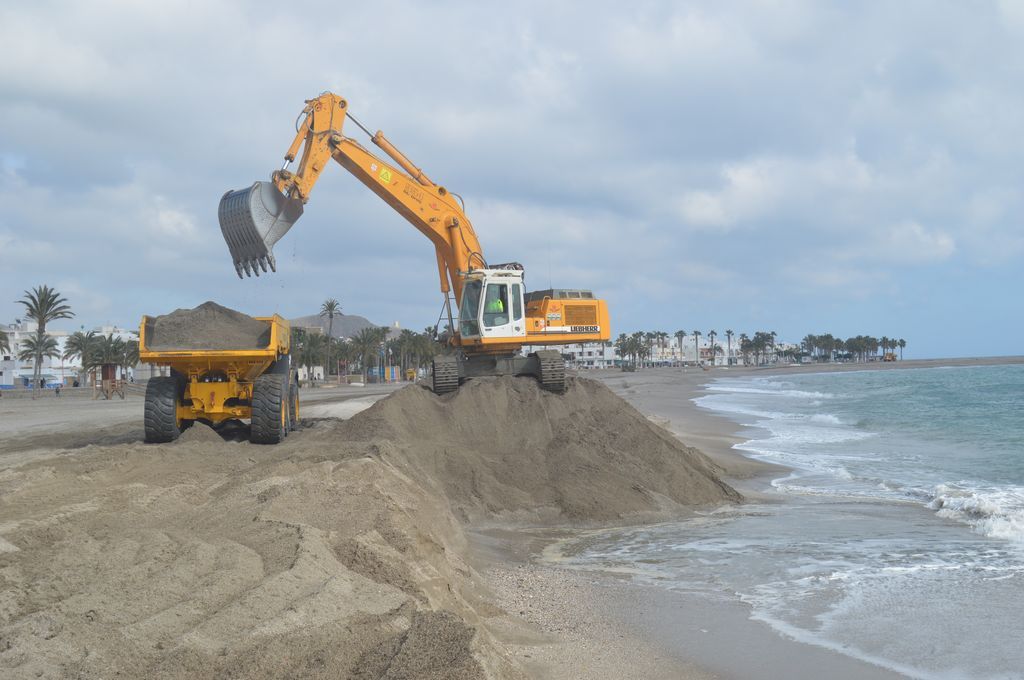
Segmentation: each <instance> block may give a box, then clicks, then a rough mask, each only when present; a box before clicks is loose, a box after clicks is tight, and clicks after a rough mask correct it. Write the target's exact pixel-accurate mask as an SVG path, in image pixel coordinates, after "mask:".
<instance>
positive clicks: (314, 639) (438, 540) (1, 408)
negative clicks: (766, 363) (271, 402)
mask: <svg viewBox="0 0 1024 680" xmlns="http://www.w3.org/2000/svg"><path fill="white" fill-rule="evenodd" d="M1010 361H1013V360H1005V359H999V360H991V363H1008V362H1010ZM965 362H966V360H965ZM949 363H953V362H946V363H943V364H939V363H934V362H904V364H902V365H900V364H897V365H895V366H893V365H891V364H878V365H872V366H868V368H871V369H875V368H878V369H890V368H913V367H927V366H934V365H948V364H949ZM974 363H977V362H974ZM864 368H865V367H864V366H850V367H847V366H838V367H829V366H824V367H823V366H812V367H797V368H779V369H735V368H730V369H714V370H709V371H703V370H698V369H693V368H689V369H686V370H685V371H684V370H682V369H650V370H642V371H638V372H636V373H623V372H612V371H608V372H602V373H595V374H588V375H586V376H585V377H586V378H590V379H594V378H596V379H597V381H598V383H588V382H580V383H579V384H578V386H577V387H574V388H573V390H576V392H575V393H574V394H572V395H571V397H572V398H571V399H570V400H569V401H557V400H556V399H557V398H555V397H553V396H552V395H543V394H541V393H540V392H539V391H538V390H537V388H536V386H535V385H534V384H533V383H532V382H530V381H511V382H507V383H505V384H502V385H497V386H495V385H488V384H487V383H485V382H483V381H481V382H479V383H476V384H474V383H470V384H469V386H468V387H467V388H464V389H463V390H461V391H460V396H459V397H458V399H460V400H461V401H458V402H442V401H440V400H439V398H436V397H434V396H433V395H430V394H428V393H427V392H425V391H424V390H422V389H421V388H416V387H414V388H411V389H407V390H405V391H402V392H399V393H396V391H395V388H391V387H376V388H375V387H366V388H363V387H345V388H335V389H324V390H307V391H306V394H304V402H305V406H304V411H303V412H304V415H305V416H306V417H307V418H308V422H307V425H306V426H305V427H304V428H303V429H302V430H300V431H299V432H296V433H295V434H294V435H293V436H292V437H289V439H288V440H287V441H286V442H285V443H284V444H282V445H279V446H277V447H258V446H251V445H249V444H248V443H247V442H245V441H242V439H244V438H243V437H237V438H232V437H231V436H230V433H229V434H228V435H227V436H228V439H227V440H225V439H223V438H222V437H220V436H218V435H216V434H215V433H213V432H212V430H209V429H208V428H204V427H197V428H194V429H193V430H189V431H187V432H186V433H185V435H183V437H182V440H181V441H179V442H177V443H174V444H170V445H165V446H147V445H144V444H141V439H142V435H141V422H140V418H139V411H140V409H141V398H139V397H132V396H130V397H129V399H128V400H126V401H124V402H120V401H117V402H93V401H90V400H83V399H62V400H57V399H54V398H50V399H45V398H43V399H38V400H35V401H32V400H14V399H10V400H4V401H3V402H0V415H2V418H0V451H2V453H0V637H2V640H3V644H2V645H0V669H3V674H4V675H5V676H6V677H44V678H65V677H86V678H91V677H107V676H108V675H109V674H110V673H111V672H117V673H120V674H121V675H122V677H168V678H179V677H211V678H212V677H268V678H269V677H282V676H288V677H358V678H370V677H374V678H376V677H380V678H384V677H387V678H406V677H407V678H414V677H415V678H449V677H455V678H463V677H464V678H478V677H487V678H518V677H537V678H553V679H557V680H560V679H563V678H564V679H568V678H579V677H587V678H622V677H645V678H666V679H667V678H695V679H696V678H815V677H821V676H822V675H824V674H827V675H828V676H830V677H834V678H840V679H845V678H849V679H853V678H894V677H903V676H902V675H900V674H898V673H896V672H893V671H890V670H885V669H883V668H880V667H879V666H876V665H872V664H870V663H866V662H863V661H858V660H856V659H853V658H851V657H848V656H845V655H843V654H840V653H837V652H835V651H830V650H828V649H824V648H822V647H820V646H813V645H809V644H804V643H800V642H796V641H792V640H788V639H786V638H784V637H782V636H780V635H779V634H777V633H776V632H774V631H773V630H771V629H770V628H769V627H768V626H766V625H764V624H763V623H760V622H757V621H752V620H750V612H749V609H748V608H747V607H746V606H745V605H744V604H742V603H740V602H735V603H728V602H722V601H720V600H715V601H712V600H708V599H706V598H702V597H701V596H699V595H695V594H688V593H682V592H670V591H666V590H664V589H660V588H653V587H651V586H649V585H641V584H638V583H637V582H635V581H634V580H633V579H632V578H631V574H630V573H629V572H628V570H626V571H622V572H620V573H599V572H595V571H590V570H580V569H578V568H566V567H567V566H569V567H571V566H572V565H570V564H568V562H565V561H564V560H563V556H562V554H561V546H562V545H563V543H565V542H566V541H569V540H572V541H577V542H578V541H579V540H580V539H581V537H582V538H584V539H585V538H586V536H587V532H599V531H603V530H607V529H608V528H609V527H615V526H618V525H623V526H626V525H637V524H649V523H652V522H653V523H657V522H664V521H669V520H673V519H678V518H682V517H687V516H689V515H690V514H692V513H693V512H694V511H695V509H698V510H700V511H707V510H708V509H713V508H714V507H716V505H718V504H721V503H725V504H726V505H727V506H728V505H735V504H736V502H737V501H738V499H739V496H737V495H736V493H735V491H733V490H732V489H733V488H735V489H736V490H738V491H739V492H741V493H742V494H743V496H744V497H745V498H746V499H747V502H750V501H752V500H756V501H757V502H762V503H763V502H769V503H771V502H775V503H778V502H781V501H780V500H779V498H778V497H777V496H775V495H773V494H772V493H771V491H770V486H769V482H770V481H771V479H773V478H775V477H778V476H781V475H782V474H784V473H785V469H784V468H781V467H779V466H775V465H771V464H767V463H762V462H758V461H754V460H751V459H748V458H745V457H743V456H741V455H739V454H738V453H737V452H736V451H734V450H733V449H732V447H733V445H734V444H736V443H737V442H740V441H742V436H741V435H740V434H739V430H740V429H741V428H740V427H739V425H738V424H737V423H736V422H734V421H731V420H729V419H726V418H723V417H720V416H717V415H714V414H712V413H710V412H708V411H706V410H704V409H701V408H699V407H697V406H696V405H695V404H694V403H693V401H692V399H693V398H695V397H697V396H699V395H700V394H702V391H703V390H702V388H703V386H704V385H706V384H707V383H708V382H709V381H711V380H714V379H716V378H719V377H726V376H738V375H748V374H765V375H769V374H772V373H779V372H813V371H822V370H851V369H852V370H863V369H864ZM598 384H603V385H605V386H607V388H609V389H610V390H611V392H609V391H608V389H604V388H601V387H599V386H598ZM612 394H615V395H619V396H621V397H622V398H623V399H625V400H626V401H627V402H628V403H629V404H632V406H633V407H635V408H636V409H637V411H633V410H632V409H630V408H628V407H623V406H620V405H621V404H622V402H621V401H619V400H617V399H614V397H613V396H612ZM391 395H394V398H393V399H387V400H385V401H380V400H381V399H383V398H385V397H388V396H391ZM474 395H475V397H474ZM448 399H451V398H450V397H449V398H448ZM483 402H486V403H487V404H489V405H493V404H495V403H498V404H500V405H501V407H502V408H503V409H506V410H507V412H508V413H510V414H515V415H514V416H510V417H509V418H508V419H507V423H505V425H506V426H507V429H506V430H503V433H502V434H499V435H495V433H494V432H493V431H492V430H493V425H494V424H493V423H489V421H488V420H487V418H486V417H484V416H485V412H486V410H487V408H490V407H491V406H488V407H481V406H479V404H480V403H483ZM567 404H576V405H575V406H567ZM480 409H483V410H480ZM574 409H576V410H574ZM579 409H583V410H579ZM478 411H479V412H478ZM583 414H590V415H587V416H584V415H583ZM588 418H594V419H595V422H593V423H588V422H585V421H586V420H587V419H588ZM538 422H546V423H547V424H546V425H545V426H543V427H541V428H540V429H537V427H536V426H530V427H526V425H525V424H526V423H538ZM467 423H480V425H479V426H475V425H474V426H471V425H467ZM598 425H600V426H602V427H608V428H611V430H608V431H606V430H605V429H601V427H598ZM662 428H664V429H662ZM612 430H614V431H612ZM602 432H603V433H604V434H599V433H602ZM487 442H490V443H489V444H488V443H487ZM495 442H500V444H496V443H495ZM690 446H695V447H696V449H699V450H700V451H697V450H696V449H694V448H689V447H690ZM622 451H633V453H631V454H630V455H629V456H627V457H625V458H621V457H620V455H621V454H620V453H619V452H622ZM524 452H526V453H528V455H526V456H525V457H524ZM701 452H703V453H701ZM705 454H706V456H707V458H705ZM719 477H721V479H722V480H724V482H723V481H720V480H719Z"/></svg>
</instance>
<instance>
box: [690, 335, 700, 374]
mask: <svg viewBox="0 0 1024 680" xmlns="http://www.w3.org/2000/svg"><path fill="white" fill-rule="evenodd" d="M691 335H693V361H694V363H695V364H697V365H698V366H700V331H694V332H693V333H691Z"/></svg>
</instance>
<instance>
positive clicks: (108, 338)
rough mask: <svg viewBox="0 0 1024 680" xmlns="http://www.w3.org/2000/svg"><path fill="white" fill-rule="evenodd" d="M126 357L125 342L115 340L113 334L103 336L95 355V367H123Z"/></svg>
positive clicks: (100, 338)
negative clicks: (123, 360)
mask: <svg viewBox="0 0 1024 680" xmlns="http://www.w3.org/2000/svg"><path fill="white" fill-rule="evenodd" d="M123 357H124V340H122V339H121V338H115V337H114V334H113V333H109V334H107V335H105V336H104V335H101V336H100V337H99V341H98V342H97V343H96V350H95V352H94V353H93V366H99V365H101V364H115V365H117V366H120V365H121V359H122V358H123Z"/></svg>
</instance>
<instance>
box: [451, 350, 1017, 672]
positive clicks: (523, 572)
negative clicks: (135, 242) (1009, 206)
mask: <svg viewBox="0 0 1024 680" xmlns="http://www.w3.org/2000/svg"><path fill="white" fill-rule="evenodd" d="M1020 363H1024V357H1006V358H1004V357H999V358H987V359H954V360H914V361H910V360H908V361H904V362H895V364H891V363H890V364H882V363H871V364H866V365H865V364H814V365H806V366H805V365H801V366H786V367H763V368H752V367H748V368H744V367H730V368H724V367H721V368H716V369H710V370H707V371H705V370H700V369H696V368H687V369H685V371H684V370H683V369H678V368H675V369H657V368H652V369H642V370H641V371H638V372H636V373H623V372H620V371H591V372H584V373H582V374H581V375H582V377H591V378H596V379H598V380H600V381H601V382H602V383H604V384H605V385H607V386H608V387H609V388H611V389H612V390H613V391H614V392H615V393H616V394H618V395H619V396H621V397H623V398H624V399H626V400H627V401H629V402H630V403H631V404H632V405H633V406H634V407H636V408H637V409H638V410H639V411H640V412H641V413H643V414H644V415H646V416H647V417H648V418H649V419H651V420H652V421H653V422H655V423H657V424H659V425H661V426H662V427H664V428H665V429H667V430H668V431H670V432H671V433H672V434H673V435H675V436H676V437H677V438H678V439H680V440H681V441H682V442H683V443H685V444H686V445H688V446H694V447H696V448H698V449H700V450H701V451H702V452H703V453H704V454H705V455H707V456H708V457H709V458H710V459H711V460H712V461H713V462H714V463H715V464H716V465H718V466H719V467H720V468H721V471H722V476H723V478H724V479H725V481H727V482H728V483H729V484H731V485H732V486H733V487H735V488H736V489H737V490H739V491H740V492H741V493H742V494H743V495H744V497H745V499H746V501H745V502H748V503H749V502H753V503H762V504H765V503H767V504H771V503H788V502H792V501H791V500H789V499H787V497H786V496H785V494H783V493H780V492H777V491H775V490H774V489H773V488H772V486H771V483H772V481H773V480H775V479H778V478H780V477H784V476H786V475H787V474H788V472H789V471H791V468H789V467H787V466H784V465H779V464H775V463H770V462H765V461H762V460H757V459H755V458H752V457H748V456H747V455H746V454H744V453H742V452H740V451H738V450H736V449H734V448H733V447H734V445H736V444H739V443H742V442H745V441H748V440H749V439H750V438H751V437H745V436H744V435H743V432H744V430H745V429H747V427H748V426H746V425H744V424H743V423H742V422H740V421H738V420H734V419H732V418H730V417H728V416H726V415H723V414H718V413H716V412H714V411H712V410H710V409H706V408H703V407H701V406H699V405H698V404H696V403H695V402H694V401H693V400H694V399H696V398H698V397H700V396H703V395H704V394H706V393H707V390H706V389H704V386H705V385H707V384H708V383H710V382H712V381H713V380H716V379H719V378H727V377H733V376H735V377H741V376H754V375H757V376H761V375H781V376H785V375H787V374H792V373H794V372H799V373H801V374H811V373H832V372H849V371H872V370H894V369H895V370H899V369H903V370H914V369H926V368H942V367H947V366H983V365H1003V364H1007V365H1008V364H1020ZM666 388H667V389H666ZM853 502H862V501H853ZM863 502H871V503H878V502H881V501H863ZM680 519H685V517H680ZM583 531H587V530H583V529H572V528H562V529H557V528H555V529H549V530H545V529H521V528H518V529H517V528H509V529H504V530H501V529H486V530H478V531H472V530H471V531H470V542H471V545H472V546H473V552H474V556H475V557H476V558H477V559H478V560H479V562H478V564H479V566H480V572H481V573H482V574H483V575H484V576H485V578H486V581H487V585H488V586H489V587H490V588H491V589H492V590H493V592H495V594H496V596H497V598H498V604H499V606H501V607H502V608H503V609H506V610H507V611H508V613H509V614H510V615H512V616H513V617H515V616H518V617H519V618H520V619H522V620H523V621H524V622H525V630H522V629H519V628H516V629H515V630H514V631H509V630H507V629H506V630H503V629H502V628H501V627H500V626H499V628H498V630H497V631H496V634H497V635H498V637H499V639H502V641H503V642H504V643H505V644H506V645H507V646H508V647H509V649H510V650H511V652H512V654H513V655H514V657H515V658H516V659H517V661H519V662H520V663H522V664H523V666H524V668H526V669H527V670H528V672H530V673H531V676H535V677H539V678H551V679H553V680H569V679H570V678H574V677H588V678H595V679H597V680H601V679H603V678H608V679H609V680H610V679H612V678H619V677H625V676H626V675H628V674H632V675H633V676H634V677H645V678H666V679H667V678H684V679H689V680H704V679H705V678H722V677H727V678H752V679H753V678H767V677H779V678H782V677H785V678H817V677H822V676H823V675H828V676H829V677H832V678H834V679H837V680H859V679H861V678H867V679H873V678H877V679H879V680H884V679H896V678H906V677H913V676H911V675H908V674H905V673H901V672H898V671H896V670H892V669H890V668H886V667H883V666H881V665H877V664H875V663H871V662H869V661H865V660H861V659H859V658H856V657H854V656H852V655H847V654H844V653H842V652H840V651H837V650H834V649H829V648H828V647H825V646H821V645H818V644H814V643H810V642H803V641H799V640H796V639H792V638H788V637H785V636H784V635H783V634H782V633H780V632H777V631H776V630H774V629H773V628H771V627H770V626H769V625H768V624H767V623H764V622H760V621H756V620H753V619H752V618H751V617H750V614H751V610H750V607H749V605H747V604H744V603H743V602H741V601H740V600H739V599H738V598H733V599H729V598H714V599H711V598H709V597H707V596H706V595H703V594H700V593H681V592H676V591H671V590H669V589H666V588H661V587H658V586H655V585H650V584H644V583H640V582H636V581H634V580H632V579H631V577H630V576H629V575H628V574H613V573H610V572H598V571H588V570H582V569H576V568H572V567H566V566H561V565H559V564H558V560H557V558H554V559H553V556H555V555H557V549H558V548H557V546H558V544H559V543H560V542H561V541H562V540H564V539H566V538H567V537H571V536H575V537H578V536H580V535H581V532H583ZM528 593H539V594H541V595H540V596H539V597H533V598H531V597H528V596H527V595H526V594H528ZM737 650H742V652H741V653H737Z"/></svg>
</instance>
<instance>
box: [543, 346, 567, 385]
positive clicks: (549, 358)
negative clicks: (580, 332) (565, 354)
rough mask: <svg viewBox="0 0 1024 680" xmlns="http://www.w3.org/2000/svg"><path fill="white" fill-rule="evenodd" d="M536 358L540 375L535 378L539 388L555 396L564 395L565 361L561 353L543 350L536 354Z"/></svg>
mask: <svg viewBox="0 0 1024 680" xmlns="http://www.w3.org/2000/svg"><path fill="white" fill-rule="evenodd" d="M536 356H537V362H538V363H539V364H540V374H539V375H538V376H537V379H538V380H539V381H540V386H541V387H542V388H543V389H545V390H547V391H548V392H554V393H555V394H563V393H565V360H564V359H563V358H562V355H561V353H560V352H557V351H555V350H552V349H544V350H540V351H539V352H537V353H536Z"/></svg>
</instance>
